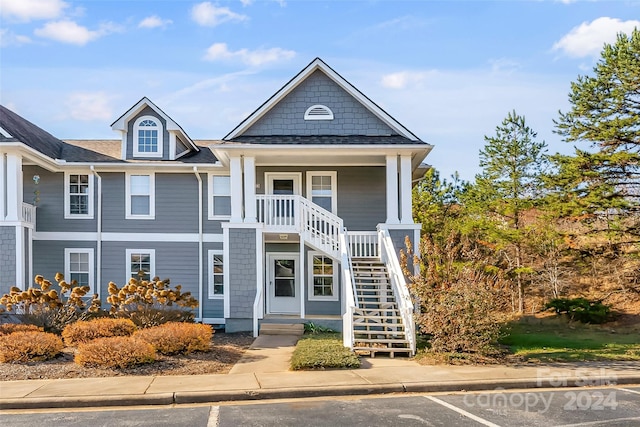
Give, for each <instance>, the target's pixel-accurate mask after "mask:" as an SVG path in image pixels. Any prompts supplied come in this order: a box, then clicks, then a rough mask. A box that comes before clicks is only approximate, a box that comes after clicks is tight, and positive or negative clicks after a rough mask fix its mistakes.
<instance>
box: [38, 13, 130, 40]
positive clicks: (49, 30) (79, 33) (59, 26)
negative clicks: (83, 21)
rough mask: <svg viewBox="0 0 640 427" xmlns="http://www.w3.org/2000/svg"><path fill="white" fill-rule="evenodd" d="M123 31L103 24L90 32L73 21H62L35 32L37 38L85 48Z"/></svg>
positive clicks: (49, 23)
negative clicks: (103, 37)
mask: <svg viewBox="0 0 640 427" xmlns="http://www.w3.org/2000/svg"><path fill="white" fill-rule="evenodd" d="M121 30H122V29H121V28H120V27H119V26H117V25H115V24H113V23H104V24H101V25H100V27H99V28H98V29H97V30H90V29H88V28H87V27H83V26H82V25H78V24H77V23H75V22H74V21H71V20H66V19H65V20H61V21H52V22H47V23H46V24H45V25H44V26H43V27H42V28H38V29H36V30H35V31H34V33H35V34H36V35H37V36H40V37H43V38H47V39H52V40H56V41H59V42H61V43H69V44H75V45H78V46H84V45H85V44H87V43H89V42H90V41H93V40H96V39H97V38H99V37H102V36H105V35H107V34H111V33H115V32H119V31H121Z"/></svg>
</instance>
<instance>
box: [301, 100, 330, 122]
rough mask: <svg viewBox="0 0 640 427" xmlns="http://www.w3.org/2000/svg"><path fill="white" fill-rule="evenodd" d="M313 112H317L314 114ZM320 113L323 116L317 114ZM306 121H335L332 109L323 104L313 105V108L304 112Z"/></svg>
mask: <svg viewBox="0 0 640 427" xmlns="http://www.w3.org/2000/svg"><path fill="white" fill-rule="evenodd" d="M313 111H315V112H314V113H312V112H313ZM318 111H320V112H321V114H318V113H317V112H318ZM304 119H305V120H333V111H331V108H329V107H327V106H326V105H321V104H316V105H312V106H311V107H309V108H307V110H306V111H305V112H304Z"/></svg>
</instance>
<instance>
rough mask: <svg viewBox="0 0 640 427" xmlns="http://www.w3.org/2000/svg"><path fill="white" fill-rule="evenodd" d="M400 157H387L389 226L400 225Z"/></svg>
mask: <svg viewBox="0 0 640 427" xmlns="http://www.w3.org/2000/svg"><path fill="white" fill-rule="evenodd" d="M398 223H399V221H398V156H396V155H395V154H394V155H388V156H387V224H398Z"/></svg>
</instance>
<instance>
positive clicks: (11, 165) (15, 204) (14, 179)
mask: <svg viewBox="0 0 640 427" xmlns="http://www.w3.org/2000/svg"><path fill="white" fill-rule="evenodd" d="M6 168H7V171H6V172H7V181H6V189H7V206H6V210H7V216H6V219H7V221H19V220H21V219H22V157H21V156H19V155H17V154H7V166H6Z"/></svg>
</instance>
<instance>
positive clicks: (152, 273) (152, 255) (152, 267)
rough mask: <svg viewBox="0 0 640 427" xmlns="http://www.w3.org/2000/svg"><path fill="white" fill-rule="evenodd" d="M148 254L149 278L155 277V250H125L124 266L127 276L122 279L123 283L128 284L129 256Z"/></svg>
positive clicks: (129, 277)
mask: <svg viewBox="0 0 640 427" xmlns="http://www.w3.org/2000/svg"><path fill="white" fill-rule="evenodd" d="M138 253H139V254H149V270H150V271H149V278H150V279H153V278H154V277H155V276H156V250H155V249H127V250H126V251H125V261H124V265H125V268H126V270H127V275H126V277H125V279H124V283H125V284H127V283H129V279H131V277H132V276H131V255H132V254H138Z"/></svg>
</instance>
